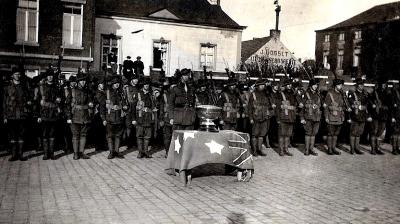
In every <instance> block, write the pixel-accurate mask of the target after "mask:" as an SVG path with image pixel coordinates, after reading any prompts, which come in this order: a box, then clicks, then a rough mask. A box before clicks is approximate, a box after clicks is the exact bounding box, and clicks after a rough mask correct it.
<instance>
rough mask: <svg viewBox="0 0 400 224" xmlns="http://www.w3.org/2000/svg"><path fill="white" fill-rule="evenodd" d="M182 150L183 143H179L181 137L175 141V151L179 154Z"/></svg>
mask: <svg viewBox="0 0 400 224" xmlns="http://www.w3.org/2000/svg"><path fill="white" fill-rule="evenodd" d="M180 150H181V143H180V142H179V137H177V138H176V139H175V151H176V152H178V154H179V151H180Z"/></svg>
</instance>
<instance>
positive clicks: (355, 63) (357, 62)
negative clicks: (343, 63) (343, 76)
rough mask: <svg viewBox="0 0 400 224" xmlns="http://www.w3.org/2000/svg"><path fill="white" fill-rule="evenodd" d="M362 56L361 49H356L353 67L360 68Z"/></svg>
mask: <svg viewBox="0 0 400 224" xmlns="http://www.w3.org/2000/svg"><path fill="white" fill-rule="evenodd" d="M360 54H361V50H360V49H355V50H354V53H353V67H358V66H360Z"/></svg>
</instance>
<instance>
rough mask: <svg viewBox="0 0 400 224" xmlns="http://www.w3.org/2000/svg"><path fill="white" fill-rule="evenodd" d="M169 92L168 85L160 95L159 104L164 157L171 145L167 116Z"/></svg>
mask: <svg viewBox="0 0 400 224" xmlns="http://www.w3.org/2000/svg"><path fill="white" fill-rule="evenodd" d="M169 100H170V90H169V85H167V86H164V91H163V93H162V94H161V104H160V121H161V122H162V123H163V127H162V129H163V141H164V149H165V152H166V155H167V154H168V150H169V145H170V144H171V137H172V125H171V124H170V122H169V121H170V120H171V116H170V114H169V107H170V101H169Z"/></svg>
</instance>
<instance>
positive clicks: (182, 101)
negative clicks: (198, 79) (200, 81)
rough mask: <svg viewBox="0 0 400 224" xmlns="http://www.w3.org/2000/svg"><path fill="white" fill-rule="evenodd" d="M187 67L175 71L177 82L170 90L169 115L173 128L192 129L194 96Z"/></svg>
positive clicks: (194, 115) (194, 117)
mask: <svg viewBox="0 0 400 224" xmlns="http://www.w3.org/2000/svg"><path fill="white" fill-rule="evenodd" d="M190 72H191V71H190V70H189V69H182V71H181V72H180V73H177V75H178V77H177V78H178V79H179V78H180V81H179V83H178V84H177V85H176V86H175V87H174V88H173V89H172V90H171V95H170V104H169V105H170V108H169V115H170V116H171V119H170V124H171V125H173V130H193V129H194V122H195V119H196V112H195V106H196V96H195V91H194V88H193V85H191V84H190V83H189V75H190Z"/></svg>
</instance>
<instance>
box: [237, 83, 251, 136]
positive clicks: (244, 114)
mask: <svg viewBox="0 0 400 224" xmlns="http://www.w3.org/2000/svg"><path fill="white" fill-rule="evenodd" d="M239 91H240V93H239V94H240V95H239V99H240V117H241V119H240V120H241V122H240V130H239V131H242V132H244V133H249V134H250V135H251V130H250V126H251V125H250V118H249V101H250V95H251V93H250V91H249V87H248V85H247V84H241V85H240V86H239Z"/></svg>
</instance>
